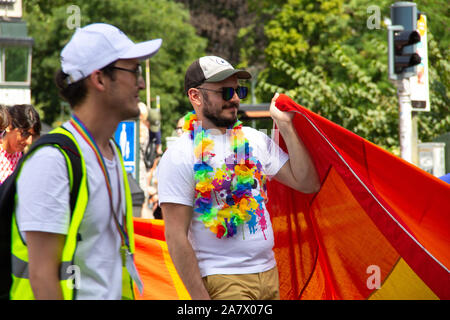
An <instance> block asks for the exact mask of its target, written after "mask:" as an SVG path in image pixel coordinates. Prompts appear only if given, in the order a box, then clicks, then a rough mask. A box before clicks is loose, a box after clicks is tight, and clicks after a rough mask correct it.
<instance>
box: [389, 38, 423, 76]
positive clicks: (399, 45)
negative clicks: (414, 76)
mask: <svg viewBox="0 0 450 320" xmlns="http://www.w3.org/2000/svg"><path fill="white" fill-rule="evenodd" d="M418 42H420V34H419V32H417V31H415V30H414V31H411V30H404V31H396V32H394V72H395V73H396V74H400V73H403V72H404V71H405V70H406V69H407V68H410V67H414V66H416V65H418V64H419V63H420V62H421V58H420V56H419V55H418V54H417V53H415V52H414V51H413V50H414V46H413V45H414V44H416V43H418ZM409 46H413V47H412V48H408V47H409ZM411 51H412V52H411Z"/></svg>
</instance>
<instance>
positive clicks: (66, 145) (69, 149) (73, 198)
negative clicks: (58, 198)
mask: <svg viewBox="0 0 450 320" xmlns="http://www.w3.org/2000/svg"><path fill="white" fill-rule="evenodd" d="M54 144H57V145H59V146H60V147H61V149H63V150H64V151H66V154H67V156H68V157H69V160H70V163H71V165H72V177H73V183H72V189H71V190H70V212H71V214H72V213H73V211H74V210H75V204H76V203H77V198H78V194H79V191H80V184H81V176H82V171H81V156H80V154H79V153H78V149H77V146H76V145H75V143H74V142H73V141H72V139H70V138H69V137H67V136H66V135H64V134H61V133H50V134H46V135H43V136H42V137H40V138H39V139H38V140H37V141H36V142H35V143H34V144H33V145H32V146H31V148H30V150H29V151H28V152H27V154H31V152H32V151H33V150H35V149H36V148H39V147H41V146H43V145H54Z"/></svg>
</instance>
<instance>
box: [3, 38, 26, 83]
mask: <svg viewBox="0 0 450 320" xmlns="http://www.w3.org/2000/svg"><path fill="white" fill-rule="evenodd" d="M4 51H5V81H6V82H26V81H27V80H28V48H24V47H6V48H5V50H4Z"/></svg>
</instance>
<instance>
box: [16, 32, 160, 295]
mask: <svg viewBox="0 0 450 320" xmlns="http://www.w3.org/2000/svg"><path fill="white" fill-rule="evenodd" d="M161 43H162V40H161V39H156V40H150V41H146V42H141V43H134V42H132V41H131V40H130V39H129V38H128V37H127V36H126V35H125V34H124V33H123V32H122V31H120V30H119V29H118V28H116V27H114V26H112V25H108V24H104V23H95V24H91V25H88V26H85V27H83V28H78V29H77V30H76V31H75V33H74V34H73V36H72V38H71V39H70V41H69V42H68V43H67V44H66V46H65V47H64V49H63V50H62V52H61V70H60V71H59V72H58V73H57V75H56V84H57V86H58V88H59V90H60V94H61V96H62V97H63V98H64V99H65V100H67V101H68V102H69V104H70V106H71V108H72V111H73V112H72V117H71V119H70V121H68V122H66V123H64V124H63V125H62V127H63V129H62V130H59V131H60V132H61V131H62V132H63V133H64V134H65V135H67V136H68V137H70V138H71V139H72V140H74V142H75V145H76V146H77V149H78V151H79V152H80V154H81V158H82V159H83V161H84V164H85V168H83V175H82V177H81V181H82V182H81V186H80V191H79V193H78V197H77V202H76V205H75V209H74V210H73V211H72V212H71V210H70V207H69V192H70V188H71V181H72V180H71V178H70V177H69V175H68V167H67V166H68V162H66V160H65V157H64V155H63V153H62V152H61V151H60V150H59V149H58V148H54V147H52V146H44V147H42V148H40V149H38V150H37V151H36V152H35V153H34V154H32V155H31V157H29V159H27V161H25V163H24V165H23V166H22V171H21V174H20V177H19V178H18V181H17V193H18V195H19V197H18V203H17V206H16V215H15V218H16V220H17V225H18V232H20V237H22V238H23V240H24V241H23V243H20V241H15V240H14V239H13V247H12V252H13V255H15V256H16V258H17V259H16V258H14V259H15V261H16V264H18V265H23V266H25V268H22V269H20V268H16V267H15V265H14V263H13V275H14V281H15V282H14V283H13V286H12V290H11V293H10V295H11V298H13V299H28V298H36V299H63V298H64V299H121V298H123V297H126V298H133V297H134V296H133V292H132V291H133V289H132V285H133V281H134V282H135V283H136V284H137V285H138V287H140V286H141V282H140V278H139V275H138V274H137V271H136V268H135V264H134V259H133V252H134V241H133V228H132V215H130V214H131V212H130V208H132V207H131V205H130V200H131V195H130V191H129V187H128V182H127V176H126V172H125V170H124V166H123V163H122V160H121V155H120V150H119V149H118V148H117V146H116V145H115V144H114V142H113V140H112V137H113V134H114V132H115V130H116V128H117V125H118V124H119V122H120V121H122V120H126V119H130V118H134V117H137V116H139V107H138V102H139V91H140V90H142V89H144V87H145V83H144V80H143V78H142V75H141V66H140V61H142V60H144V59H148V58H150V57H151V56H153V55H154V54H155V53H156V52H157V51H158V50H159V48H160V46H161ZM83 179H84V180H83ZM80 207H81V208H82V209H81V210H80ZM13 230H14V228H13ZM13 232H14V231H13ZM13 237H14V235H13ZM70 250H72V251H70ZM24 251H25V252H26V255H23V254H22V253H23V252H24ZM21 252H22V253H21ZM67 252H73V253H71V254H68V253H67ZM68 255H69V256H68ZM14 259H13V260H14ZM67 264H68V265H67ZM63 267H64V268H63ZM20 270H26V272H20ZM123 271H124V273H123V275H122V272H123ZM125 276H126V277H127V278H126V279H125V278H123V277H125ZM122 283H124V285H122Z"/></svg>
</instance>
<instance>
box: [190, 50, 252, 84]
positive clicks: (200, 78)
mask: <svg viewBox="0 0 450 320" xmlns="http://www.w3.org/2000/svg"><path fill="white" fill-rule="evenodd" d="M232 75H237V77H238V79H250V78H251V77H252V75H251V74H250V73H249V72H248V71H245V70H242V69H235V68H233V66H232V65H231V64H230V63H229V62H228V61H226V60H225V59H223V58H221V57H216V56H205V57H201V58H199V59H197V60H195V61H194V62H193V63H192V64H191V65H190V66H189V68H188V69H187V71H186V74H185V77H184V91H185V93H187V92H188V90H189V89H190V88H196V87H198V86H199V85H201V84H202V83H204V82H220V81H223V80H225V79H227V78H228V77H231V76H232Z"/></svg>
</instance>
